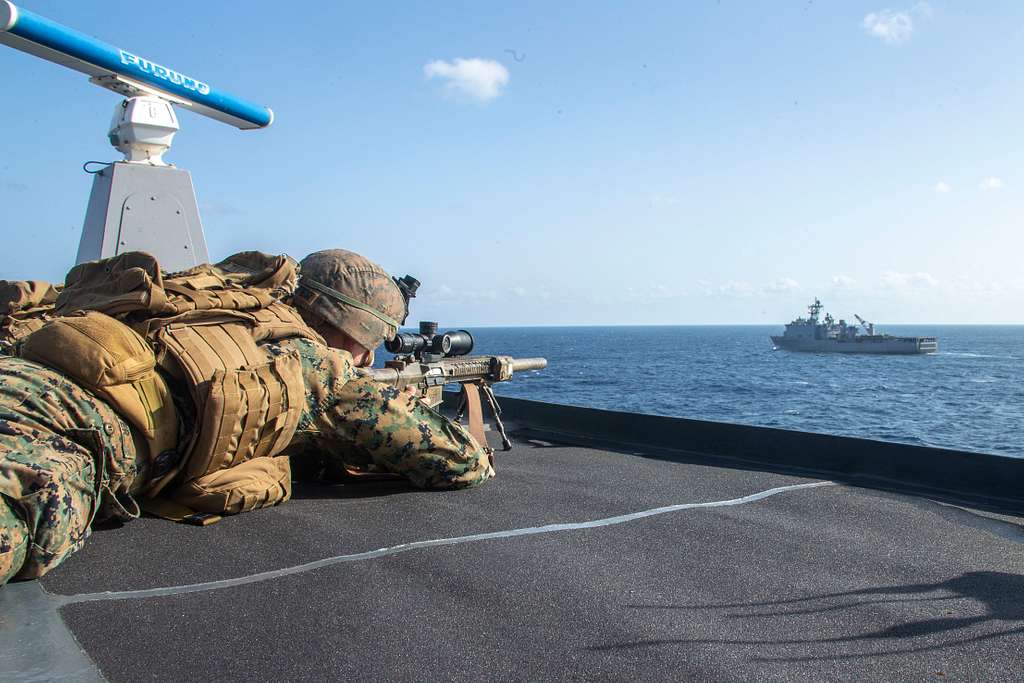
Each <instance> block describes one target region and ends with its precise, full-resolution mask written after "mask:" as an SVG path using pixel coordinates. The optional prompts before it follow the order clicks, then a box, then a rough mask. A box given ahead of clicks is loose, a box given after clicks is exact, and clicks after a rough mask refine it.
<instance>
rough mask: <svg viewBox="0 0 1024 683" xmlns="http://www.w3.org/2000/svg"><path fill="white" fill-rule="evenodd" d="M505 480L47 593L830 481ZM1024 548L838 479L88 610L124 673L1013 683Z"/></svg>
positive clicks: (330, 516) (80, 564)
mask: <svg viewBox="0 0 1024 683" xmlns="http://www.w3.org/2000/svg"><path fill="white" fill-rule="evenodd" d="M498 467H499V477H498V478H497V479H496V480H494V481H492V482H489V483H487V484H486V485H484V486H482V487H480V488H477V489H474V490H468V491H458V492H444V493H428V492H418V491H412V490H408V489H405V488H403V487H395V486H388V485H366V486H363V487H345V488H337V487H334V488H332V487H322V486H312V485H301V486H299V487H297V489H296V498H295V499H294V500H292V501H291V502H289V503H287V504H286V505H283V506H280V507H278V508H274V509H271V510H264V511H260V512H257V513H253V514H247V515H241V516H239V517H236V518H233V519H228V520H225V521H224V522H222V523H220V524H217V525H214V526H212V527H209V528H196V527H188V526H182V525H175V524H171V523H168V522H163V521H160V520H153V519H144V520H139V521H136V522H132V523H131V524H128V525H126V526H124V527H123V528H120V529H112V530H105V531H99V532H97V533H96V534H95V535H94V536H93V538H92V539H91V540H90V541H89V543H88V544H87V547H86V548H85V549H84V550H83V551H82V552H80V553H79V554H78V555H77V556H75V557H73V558H71V559H70V560H69V561H68V562H67V563H66V565H65V566H63V567H61V568H60V569H58V570H57V571H55V572H54V573H53V574H51V575H49V576H48V577H46V578H45V579H44V581H43V584H44V586H45V588H46V590H48V591H50V592H51V593H58V594H65V595H74V594H80V593H95V592H97V591H104V590H117V591H124V590H132V589H146V588H154V587H165V586H176V585H183V584H192V583H196V582H206V581H214V580H220V579H232V578H239V577H244V576H246V575H251V574H253V573H256V572H265V571H270V570H275V569H281V568H286V567H291V566H294V565H299V564H302V563H305V562H310V561H314V560H318V559H323V558H327V557H332V556H337V555H346V554H353V553H359V552H362V551H368V550H374V549H377V548H382V547H386V546H395V545H398V544H402V543H409V542H416V541H424V540H429V539H437V538H446V537H457V536H464V535H470V534H477V533H481V532H493V531H502V530H510V529H517V528H524V527H536V526H540V525H545V524H552V523H562V522H585V521H590V520H596V519H601V518H607V517H611V516H615V515H621V514H625V513H631V512H638V511H643V510H648V509H651V508H656V507H660V506H666V505H673V504H679V503H705V502H712V501H724V500H730V499H736V498H741V497H744V496H748V495H750V494H755V493H758V492H760V491H765V490H768V489H771V488H774V487H780V486H787V485H792V484H800V483H807V482H809V481H810V480H807V479H800V478H796V477H790V476H783V475H779V474H771V473H764V472H756V471H746V470H736V469H728V468H723V467H717V466H714V465H711V464H699V463H697V462H670V461H665V460H659V459H653V458H647V457H636V456H633V455H629V454H623V453H615V452H610V451H601V450H594V449H585V448H573V447H558V446H555V447H536V446H531V445H530V444H520V445H518V446H517V447H516V449H515V450H514V451H513V452H511V453H509V454H500V453H499V463H498ZM1022 538H1024V534H1022V533H1021V526H1020V519H1018V518H1008V519H999V518H996V519H992V518H991V517H985V516H976V515H974V514H972V513H970V512H964V511H961V510H959V509H956V508H949V507H946V506H942V505H939V504H936V503H932V502H929V501H923V500H920V499H914V498H909V497H904V496H898V495H893V494H885V493H877V492H872V491H867V490H862V489H854V488H849V487H844V486H823V487H818V488H802V489H795V490H788V491H784V492H781V493H779V494H777V495H773V496H770V497H767V498H763V499H760V500H756V501H752V502H748V503H745V504H742V505H734V506H726V507H703V508H694V509H685V510H679V511H675V512H669V513H666V514H662V515H657V516H652V517H647V518H644V519H639V520H636V521H629V522H625V523H622V524H616V525H611V526H604V527H598V528H588V529H577V530H567V531H558V532H552V533H544V534H532V535H522V536H516V537H507V538H494V539H489V540H480V541H475V542H465V543H461V544H455V545H440V546H434V547H425V548H418V549H414V550H410V551H408V552H402V553H398V554H393V555H387V556H383V557H377V558H375V559H363V560H357V561H351V562H341V563H338V564H333V565H331V566H327V567H322V568H319V569H315V570H312V571H308V572H304V573H299V574H293V575H288V576H278V577H275V578H270V579H268V580H265V581H261V582H257V583H250V584H245V585H239V586H234V587H228V588H221V589H218V590H209V591H202V592H194V593H186V594H176V595H170V596H165V597H155V598H152V597H151V598H133V599H124V600H103V601H97V602H84V603H78V604H72V605H68V606H66V607H65V608H64V609H63V610H62V614H63V616H64V618H65V620H66V622H67V623H68V624H69V626H70V627H71V629H72V631H73V632H74V634H75V636H76V637H77V638H78V640H79V642H80V643H81V645H82V647H83V648H84V649H85V650H86V651H87V652H88V653H89V655H90V656H91V657H92V658H93V660H94V661H95V662H96V663H97V665H98V666H99V668H100V669H101V671H102V672H103V674H104V675H105V676H107V677H108V678H110V679H113V680H139V679H146V678H153V679H164V680H199V679H202V680H288V679H290V680H294V679H321V680H322V679H334V680H343V679H366V680H369V679H391V680H436V679H457V680H481V679H517V680H524V679H536V678H543V679H571V678H588V679H593V678H598V679H619V680H621V679H624V678H641V677H642V678H643V679H644V680H686V679H690V680H750V679H761V680H769V679H778V680H783V679H785V680H793V679H797V680H814V679H821V678H828V679H839V678H843V679H856V680H865V679H889V680H893V679H911V680H943V679H1007V678H1013V677H1017V676H1019V675H1020V671H1021V667H1022V661H1024V544H1022V543H1021V539H1022Z"/></svg>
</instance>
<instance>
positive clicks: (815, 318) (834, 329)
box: [771, 298, 939, 354]
mask: <svg viewBox="0 0 1024 683" xmlns="http://www.w3.org/2000/svg"><path fill="white" fill-rule="evenodd" d="M807 311H808V316H807V317H806V318H797V319H796V320H794V321H793V322H791V323H789V324H788V325H786V330H785V332H784V333H783V334H782V335H781V336H772V338H771V339H772V343H773V344H775V347H776V348H779V349H786V350H787V351H814V352H820V353H885V354H921V353H935V352H936V351H938V350H939V340H938V338H937V337H896V336H893V335H890V334H875V326H874V325H873V324H872V323H869V322H867V321H866V320H864V319H863V318H861V317H860V316H859V315H856V314H854V316H853V317H854V318H856V319H857V324H856V325H850V324H848V323H847V322H846V321H845V320H839V321H838V322H836V320H835V318H833V317H832V314H831V313H825V317H824V318H821V317H820V316H821V311H822V305H821V301H819V300H818V299H817V298H815V299H814V303H813V304H811V305H810V306H808V307H807ZM862 330H863V332H864V334H862V333H861V331H862Z"/></svg>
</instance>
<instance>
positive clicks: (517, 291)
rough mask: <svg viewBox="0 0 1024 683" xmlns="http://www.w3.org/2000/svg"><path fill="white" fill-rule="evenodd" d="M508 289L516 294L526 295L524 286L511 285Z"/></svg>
mask: <svg viewBox="0 0 1024 683" xmlns="http://www.w3.org/2000/svg"><path fill="white" fill-rule="evenodd" d="M509 291H510V292H512V293H513V294H515V295H516V296H526V288H524V287H513V288H512V289H510V290H509Z"/></svg>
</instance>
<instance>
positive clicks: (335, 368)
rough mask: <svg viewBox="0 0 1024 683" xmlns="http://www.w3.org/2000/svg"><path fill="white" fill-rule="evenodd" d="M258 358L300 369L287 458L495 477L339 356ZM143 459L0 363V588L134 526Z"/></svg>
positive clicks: (107, 422)
mask: <svg viewBox="0 0 1024 683" xmlns="http://www.w3.org/2000/svg"><path fill="white" fill-rule="evenodd" d="M263 348H264V349H265V350H266V351H267V353H268V355H278V354H282V353H286V352H287V351H289V350H291V349H294V350H296V351H298V353H299V356H300V359H301V363H302V374H303V382H304V383H305V388H306V405H305V407H304V409H303V411H302V416H301V418H300V422H299V427H298V431H297V432H296V434H295V437H294V439H293V442H292V443H293V444H294V445H295V446H297V447H305V448H314V449H315V450H316V451H317V453H319V454H320V455H321V456H323V457H325V458H326V459H328V460H330V461H333V462H336V463H338V464H339V465H341V466H349V467H353V468H358V469H363V470H367V469H375V470H378V471H380V470H383V471H386V472H393V473H396V474H400V475H403V476H405V477H407V478H408V479H409V480H410V481H411V482H412V483H413V484H415V485H417V486H420V487H423V488H431V489H448V488H462V487H466V486H473V485H475V484H478V483H480V482H483V481H485V480H486V479H488V478H489V477H491V476H493V474H494V471H493V470H492V469H491V467H490V464H489V461H488V458H487V455H486V453H485V452H484V451H483V449H481V448H480V447H479V446H478V445H477V444H476V442H475V441H473V439H472V437H470V435H469V434H468V432H466V430H465V429H463V428H462V427H461V426H459V425H456V424H454V423H452V422H450V421H449V420H447V419H446V418H445V417H443V416H442V415H440V414H439V413H437V412H435V411H434V410H432V409H430V408H427V407H425V406H424V405H423V404H422V403H420V402H419V401H418V400H416V398H415V396H412V395H410V394H407V393H403V392H398V391H397V390H395V389H394V388H392V387H388V386H386V385H383V384H380V383H377V382H373V381H371V380H369V379H366V378H363V377H359V376H357V371H356V370H355V369H354V368H353V366H352V358H351V356H350V355H349V354H348V353H347V352H345V351H338V350H335V349H331V348H329V347H326V346H324V345H322V344H318V343H316V342H312V341H310V340H307V339H289V340H285V341H281V342H277V343H271V344H266V345H264V346H263ZM145 452H146V449H145V447H144V446H143V447H141V448H138V449H136V447H135V446H134V445H133V439H132V432H131V429H130V427H129V424H128V423H127V422H125V421H124V420H122V419H121V418H120V417H119V416H118V415H117V414H116V413H115V412H114V411H113V409H112V408H111V407H110V406H108V405H107V404H106V403H104V402H103V401H101V400H99V399H97V398H96V397H94V396H93V395H92V394H90V393H88V392H87V391H85V390H84V389H82V388H81V387H79V386H78V385H76V384H74V383H73V382H71V381H69V380H68V379H66V378H65V377H63V376H62V375H60V374H58V373H56V372H54V371H52V370H49V369H47V368H45V367H43V366H41V365H37V364H35V363H31V362H29V361H26V360H23V359H20V358H8V357H0V494H2V496H3V498H2V502H0V585H2V584H3V583H5V582H6V581H7V580H9V579H10V578H12V577H15V576H16V577H17V578H19V579H27V578H36V577H39V576H42V575H43V574H45V573H46V572H48V571H49V570H50V569H53V568H54V567H56V566H57V565H58V564H60V563H61V562H62V561H63V560H64V558H65V557H67V556H68V555H70V554H71V553H72V552H74V551H75V550H77V549H78V548H80V547H81V546H82V544H83V543H84V542H85V539H86V538H87V537H88V536H89V525H90V523H91V522H92V521H93V519H94V518H97V519H102V518H104V517H109V516H111V515H115V516H118V517H120V518H122V519H129V518H131V517H134V516H138V510H137V508H136V507H135V504H134V502H133V500H132V498H131V494H133V493H137V492H138V491H140V490H142V489H144V488H145V485H146V484H147V483H148V476H147V474H148V467H147V462H146V459H145V458H139V457H137V455H136V453H145ZM125 493H127V494H128V495H125Z"/></svg>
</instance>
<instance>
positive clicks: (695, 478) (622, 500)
mask: <svg viewBox="0 0 1024 683" xmlns="http://www.w3.org/2000/svg"><path fill="white" fill-rule="evenodd" d="M5 10H6V15H5V14H4V11H5ZM26 16H28V19H33V18H34V17H33V16H31V15H28V13H27V12H25V13H23V16H22V17H21V19H22V20H23V21H24V20H25V17H26ZM15 19H17V17H16V16H14V9H13V6H12V5H11V4H10V3H9V2H7V0H0V38H2V36H3V35H4V30H5V28H6V29H7V32H8V34H9V33H10V30H9V29H11V28H17V23H16V21H15ZM25 23H27V24H28V23H30V22H28V21H26V22H25ZM34 26H39V27H43V28H44V29H49V30H51V31H52V30H55V28H54V23H53V22H45V23H44V22H42V21H41V20H39V19H36V22H35V24H34ZM57 28H59V27H57ZM22 32H23V33H24V31H22ZM74 38H76V39H78V38H80V36H79V35H78V34H75V35H74ZM16 39H17V40H16ZM18 40H21V42H18ZM3 42H4V41H3V40H0V44H2V43H3ZM9 44H16V45H19V46H21V47H25V48H26V49H30V50H33V51H34V52H33V54H43V55H48V56H50V57H53V56H54V55H53V54H51V53H48V52H45V51H44V50H43V48H41V47H38V44H37V43H34V42H30V41H27V39H20V38H19V37H18V36H15V37H14V39H11V40H10V41H9ZM64 44H79V43H78V42H75V41H64ZM93 52H95V51H93ZM114 54H115V57H116V62H120V61H121V59H122V57H121V56H120V55H119V54H118V53H114ZM126 54H127V53H126ZM124 59H126V60H127V61H129V62H131V64H132V65H134V64H135V63H137V62H138V59H135V60H134V62H133V61H132V60H133V59H134V55H131V54H128V55H127V57H125V58H124ZM68 63H71V64H77V62H68ZM145 63H146V64H150V66H152V64H151V63H150V62H145ZM115 65H116V64H115ZM5 68H6V65H5ZM159 69H160V71H159V73H160V74H162V76H163V77H168V73H169V70H168V69H166V68H164V67H159ZM174 73H175V74H176V73H177V72H174ZM177 80H179V81H181V78H180V77H179V78H177ZM122 85H123V84H122ZM192 85H193V86H195V87H197V88H198V86H196V84H195V82H192ZM126 87H127V86H126ZM131 87H133V88H140V86H139V85H138V83H136V84H135V85H132V86H131ZM147 87H148V86H147ZM204 89H205V84H204ZM125 111H127V107H126V108H125ZM138 111H139V112H140V113H143V114H145V113H148V111H149V107H148V106H147V107H141V108H138ZM165 111H166V110H165ZM193 111H195V110H193ZM253 118H254V119H255V118H256V117H253ZM267 118H268V120H269V116H268V117H267ZM257 124H258V121H257ZM123 129H124V132H125V134H126V135H128V134H130V133H131V132H132V129H131V127H130V126H128V125H125V126H123ZM136 132H138V131H137V130H136ZM158 132H159V131H158ZM144 144H153V143H144ZM153 150H157V151H159V147H151V148H150V149H149V152H150V154H151V155H152V154H153V153H154V152H153ZM119 163H122V162H119ZM125 163H126V162H125ZM146 166H147V167H149V168H152V169H154V172H152V173H146V172H143V171H140V170H139V169H140V168H142V166H141V165H139V166H134V167H133V166H128V167H127V168H126V167H125V166H120V167H116V168H112V169H110V172H109V173H106V175H105V176H104V177H98V178H97V185H98V187H97V190H96V192H97V200H96V203H95V206H96V209H95V211H94V212H93V215H94V216H96V222H95V223H91V222H90V223H88V228H89V229H88V230H86V231H85V232H86V233H87V234H88V235H90V237H88V238H87V239H86V240H85V242H86V246H87V247H88V248H89V249H101V252H100V253H102V248H108V249H109V248H114V247H116V246H117V244H118V241H117V240H115V239H113V238H111V239H109V240H104V239H101V238H102V237H103V236H104V235H108V236H109V235H113V236H117V235H119V234H123V235H125V236H126V237H128V236H131V237H132V238H133V239H134V238H135V237H137V236H139V235H141V236H143V237H145V238H146V239H149V240H162V242H161V243H159V244H153V243H150V244H148V245H143V244H139V243H138V242H135V243H132V244H129V245H127V246H131V247H134V248H140V247H142V246H148V247H149V248H151V249H154V250H156V251H158V252H159V254H160V257H161V259H162V260H171V259H179V260H185V259H186V258H192V259H198V258H205V256H206V255H205V249H204V250H203V251H204V253H203V254H202V255H201V256H193V254H194V253H195V252H197V251H199V245H200V244H203V245H205V242H201V241H200V238H201V235H202V232H201V231H200V230H199V229H198V228H196V229H194V230H192V231H191V232H190V231H189V230H191V227H190V226H191V225H193V224H191V223H189V221H194V220H196V219H197V217H198V214H192V212H191V207H192V203H193V201H194V200H193V199H192V198H191V196H186V198H185V200H184V201H183V203H187V204H188V207H187V208H188V210H182V212H181V213H180V214H179V213H177V211H178V210H179V209H178V208H177V207H172V208H171V209H169V210H167V211H162V209H163V208H165V207H166V206H167V203H168V202H162V201H160V198H161V197H163V196H166V195H167V194H168V193H169V192H170V191H171V190H177V188H184V190H183V192H184V194H185V195H188V194H189V193H188V190H190V189H191V188H190V181H189V185H186V184H185V182H184V180H182V181H180V182H178V183H176V184H175V186H174V187H173V188H168V187H163V188H161V189H160V190H159V192H160V193H155V192H152V191H151V192H150V193H148V194H147V195H146V196H147V197H153V196H155V197H157V198H158V199H157V200H152V199H150V200H148V202H149V204H146V203H143V206H147V207H150V208H147V209H146V211H148V217H149V220H148V221H147V224H148V225H149V226H153V225H154V221H155V219H157V218H159V219H162V220H163V221H164V223H163V224H162V225H161V226H160V229H159V230H152V229H151V230H149V231H147V232H146V233H140V232H139V231H138V230H137V227H138V226H139V225H140V224H139V223H130V222H127V221H128V219H129V217H130V218H131V220H132V221H134V220H136V219H135V218H134V215H135V213H136V212H138V210H139V207H138V206H137V205H136V208H135V209H134V210H133V211H132V212H125V213H124V214H122V212H121V210H120V207H121V203H119V201H120V202H124V201H127V199H126V197H122V196H121V195H122V194H125V195H127V194H130V193H131V191H132V190H131V188H127V189H126V184H124V183H122V182H121V180H132V181H134V180H138V179H140V178H143V177H144V176H147V175H149V176H153V177H156V176H157V174H158V173H159V174H161V175H162V176H169V173H170V171H171V170H177V169H168V168H166V167H157V166H151V165H150V164H146ZM126 171H127V172H128V173H130V175H131V177H130V178H129V175H128V174H126ZM182 172H184V171H182ZM97 175H98V176H99V174H97ZM180 177H181V178H184V176H180ZM111 187H113V190H112V189H111ZM111 194H113V195H114V198H113V200H114V201H113V204H111V202H110V201H108V198H109V197H110V195H111ZM118 200H119V201H118ZM111 205H112V206H113V207H114V210H113V211H111V212H103V211H100V209H101V208H103V207H105V206H111ZM129 205H130V204H129ZM110 213H113V214H115V215H113V217H110V216H109V214H110ZM87 215H88V214H87ZM181 216H183V218H179V217H181ZM108 218H110V220H109V221H108V220H107V219H108ZM122 218H123V220H122ZM90 220H92V217H91V216H90ZM175 226H178V229H177V230H175ZM192 238H194V241H190V240H191V239H192ZM186 245H187V247H188V248H187V249H186V248H185V247H186ZM186 252H187V254H186ZM82 255H83V258H87V257H91V254H90V252H89V251H88V250H85V251H84V252H83V254H82ZM186 263H187V262H186ZM619 360H621V359H619ZM638 385H639V383H638ZM641 388H642V387H641V386H638V389H641ZM450 398H451V397H448V398H447V399H446V401H445V403H446V404H448V406H447V407H449V408H451V409H455V408H456V406H455V405H451V404H452V403H453V402H452V401H451V400H450ZM502 408H503V413H502V415H503V420H504V423H505V426H506V428H507V429H508V431H509V434H511V435H512V436H513V438H514V440H515V441H516V445H515V447H514V448H513V450H511V451H509V452H508V453H506V454H504V455H503V456H502V457H501V458H500V459H499V461H498V462H497V467H498V471H499V476H498V478H497V479H495V480H494V481H493V482H488V483H487V484H486V485H484V486H481V487H478V488H471V489H465V490H461V491H453V492H448V493H445V494H437V495H435V494H433V493H431V492H429V491H422V490H414V489H410V488H407V487H405V486H404V485H400V484H396V483H395V482H386V481H382V482H367V483H364V484H359V485H348V484H339V485H328V484H324V483H316V482H302V483H298V482H297V483H296V487H295V494H294V495H293V498H292V500H291V501H289V502H288V503H287V504H286V505H281V506H276V507H272V508H267V509H264V510H261V511H259V512H257V513H252V514H244V515H238V516H236V517H232V518H231V519H227V520H224V521H223V522H221V523H218V524H215V525H212V526H190V525H184V524H172V523H170V522H167V521H165V520H161V519H157V518H152V517H145V518H141V519H138V520H135V521H134V522H132V523H131V524H128V525H125V526H124V527H118V526H116V525H112V526H107V527H105V528H96V529H95V533H94V534H93V536H92V538H90V539H89V541H88V543H86V544H85V546H84V547H83V548H82V549H81V550H80V551H79V552H77V553H75V555H74V556H72V557H71V558H69V560H68V561H67V562H65V563H63V564H62V565H61V566H60V567H58V568H57V569H56V570H55V571H53V572H50V573H48V574H47V575H45V576H44V577H42V579H40V580H38V581H27V582H20V583H12V584H8V585H6V586H3V587H0V681H42V680H63V681H69V680H72V681H103V680H111V681H136V680H139V679H140V678H161V679H167V680H210V679H214V678H215V679H216V680H222V681H249V680H403V681H416V680H446V681H476V680H480V679H487V680H494V681H519V680H534V679H543V680H552V681H559V680H578V679H581V678H583V679H600V680H636V679H643V680H648V681H662V680H663V681H678V680H805V681H814V680H837V679H856V680H882V681H884V680H904V679H913V680H953V679H967V680H1013V679H1017V678H1019V677H1020V653H1021V651H1022V650H1024V597H1022V596H1024V553H1022V552H1021V547H1022V544H1024V531H1022V527H1021V520H1022V519H1024V487H1022V486H1021V485H1020V482H1021V481H1024V458H1011V457H1003V456H998V455H990V454H984V453H969V452H963V451H957V450H950V449H941V448H932V447H926V446H920V445H909V444H900V443H888V442H882V441H874V440H868V439H862V438H852V437H843V436H831V435H826V434H814V433H809V432H799V431H792V430H784V429H775V428H770V427H755V426H746V425H737V424H729V423H724V422H710V421H702V420H692V419H685V418H674V417H662V416H653V415H643V414H636V413H624V412H614V411H607V410H596V409H591V408H580V407H573V406H566V405H557V404H552V403H542V402H539V401H533V400H525V399H513V398H503V399H502ZM488 436H489V437H491V440H492V443H493V445H495V446H497V445H499V444H498V440H497V438H496V437H497V436H498V434H497V433H496V432H489V433H488Z"/></svg>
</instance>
